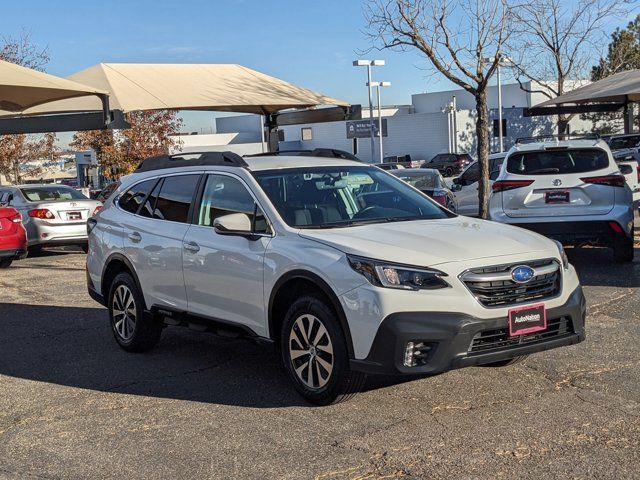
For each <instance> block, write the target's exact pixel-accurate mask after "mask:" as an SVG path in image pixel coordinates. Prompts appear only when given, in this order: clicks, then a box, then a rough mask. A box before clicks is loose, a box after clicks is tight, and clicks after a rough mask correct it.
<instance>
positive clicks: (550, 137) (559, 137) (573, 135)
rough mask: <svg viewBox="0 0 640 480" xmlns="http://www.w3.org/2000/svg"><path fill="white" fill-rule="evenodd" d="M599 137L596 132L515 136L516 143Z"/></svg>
mask: <svg viewBox="0 0 640 480" xmlns="http://www.w3.org/2000/svg"><path fill="white" fill-rule="evenodd" d="M600 138H601V137H600V135H598V134H597V133H565V134H564V135H557V134H549V135H537V136H535V137H518V138H516V145H518V144H523V143H535V142H544V141H552V142H562V141H566V140H600Z"/></svg>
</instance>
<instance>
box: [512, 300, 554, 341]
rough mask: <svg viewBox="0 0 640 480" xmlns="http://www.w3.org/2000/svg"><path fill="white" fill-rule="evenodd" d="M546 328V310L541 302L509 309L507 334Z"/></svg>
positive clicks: (537, 330)
mask: <svg viewBox="0 0 640 480" xmlns="http://www.w3.org/2000/svg"><path fill="white" fill-rule="evenodd" d="M546 329H547V311H546V309H545V307H544V304H543V303H540V304H538V305H529V306H526V307H521V308H512V309H511V310H509V335H510V336H512V337H513V336H515V335H523V334H525V333H533V332H539V331H541V330H546Z"/></svg>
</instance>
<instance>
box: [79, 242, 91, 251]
mask: <svg viewBox="0 0 640 480" xmlns="http://www.w3.org/2000/svg"><path fill="white" fill-rule="evenodd" d="M80 249H81V250H82V251H83V252H84V253H89V244H87V245H80Z"/></svg>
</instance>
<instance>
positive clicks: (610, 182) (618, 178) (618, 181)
mask: <svg viewBox="0 0 640 480" xmlns="http://www.w3.org/2000/svg"><path fill="white" fill-rule="evenodd" d="M580 180H582V181H583V182H584V183H595V184H597V185H607V186H609V187H624V184H625V182H626V180H625V178H624V177H623V176H622V175H602V176H599V177H584V178H581V179H580Z"/></svg>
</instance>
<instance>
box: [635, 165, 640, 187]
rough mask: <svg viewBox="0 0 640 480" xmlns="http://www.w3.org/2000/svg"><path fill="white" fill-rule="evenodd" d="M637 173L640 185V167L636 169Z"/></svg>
mask: <svg viewBox="0 0 640 480" xmlns="http://www.w3.org/2000/svg"><path fill="white" fill-rule="evenodd" d="M636 172H638V183H640V165H638V166H637V167H636Z"/></svg>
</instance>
